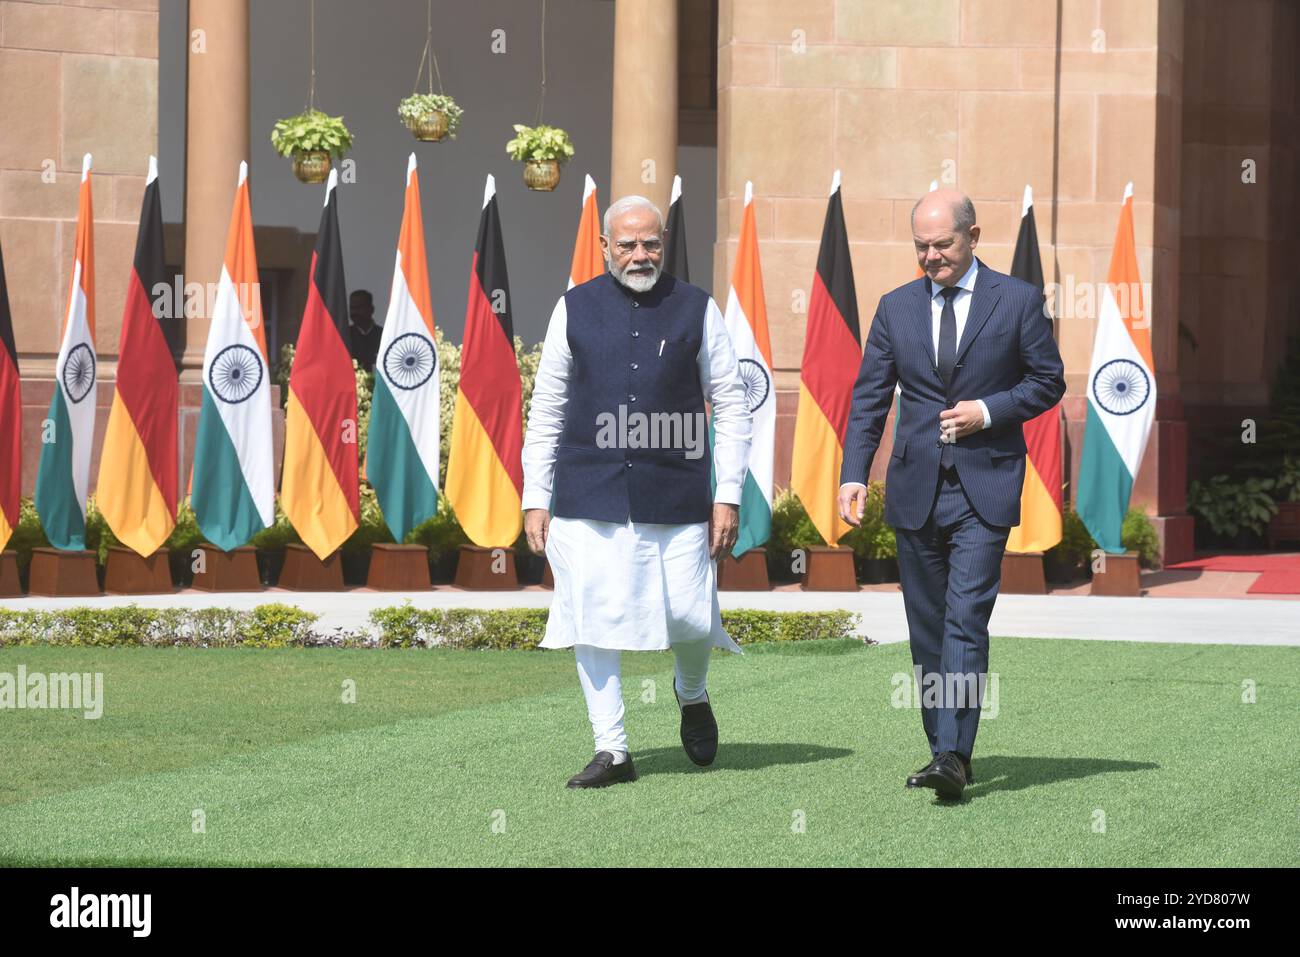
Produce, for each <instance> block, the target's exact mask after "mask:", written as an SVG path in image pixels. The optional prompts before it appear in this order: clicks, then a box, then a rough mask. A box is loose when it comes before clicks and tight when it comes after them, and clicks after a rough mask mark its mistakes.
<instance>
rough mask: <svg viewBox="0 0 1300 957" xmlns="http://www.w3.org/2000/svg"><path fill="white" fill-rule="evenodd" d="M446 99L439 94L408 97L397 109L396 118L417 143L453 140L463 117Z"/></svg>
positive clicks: (458, 108)
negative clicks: (399, 119) (445, 138)
mask: <svg viewBox="0 0 1300 957" xmlns="http://www.w3.org/2000/svg"><path fill="white" fill-rule="evenodd" d="M464 112H465V111H464V110H462V109H461V108H460V107H459V106H458V105H457V104H456V101H455V100H453V99H452V98H451V97H450V96H446V95H445V94H442V93H412V94H411V95H410V96H408V97H406V98H405V99H404V100H402V102H401V103H399V104H398V106H397V115H398V116H399V117H401V120H402V122H403V123H404V124H405V125H406V128H407V129H408V130H410V131H411V134H412V135H413V136H414V137H415V138H416V139H417V140H421V141H423V142H425V143H436V142H438V141H439V140H441V139H443V138H444V137H448V138H450V139H453V140H454V139H455V138H456V131H457V130H458V129H459V128H460V118H461V116H462V115H463V114H464Z"/></svg>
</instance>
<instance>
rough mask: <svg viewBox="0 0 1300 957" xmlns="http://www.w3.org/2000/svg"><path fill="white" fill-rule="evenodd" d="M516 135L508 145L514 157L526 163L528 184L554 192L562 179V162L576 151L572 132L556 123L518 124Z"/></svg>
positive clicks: (525, 171) (532, 187)
mask: <svg viewBox="0 0 1300 957" xmlns="http://www.w3.org/2000/svg"><path fill="white" fill-rule="evenodd" d="M515 134H516V135H515V138H514V139H512V140H511V141H510V142H509V143H507V144H506V152H507V153H509V154H510V158H511V159H513V160H517V161H519V162H521V163H523V164H524V185H525V186H527V187H528V188H529V189H535V190H539V191H544V192H550V191H551V190H553V189H555V187H556V186H557V185H559V182H560V164H562V163H564V162H566V161H568V160H569V159H570V158H571V157H572V156H573V153H574V150H573V143H572V142H571V141H570V140H569V134H568V133H566V132H565V131H564V130H562V129H559V128H558V127H554V126H522V125H520V124H518V123H516V124H515Z"/></svg>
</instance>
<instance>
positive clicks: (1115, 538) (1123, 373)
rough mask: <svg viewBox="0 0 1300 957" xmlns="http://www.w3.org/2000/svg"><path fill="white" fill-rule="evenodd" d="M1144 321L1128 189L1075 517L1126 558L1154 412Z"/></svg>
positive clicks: (1097, 347) (1097, 343) (1098, 343)
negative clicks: (1132, 496) (1123, 534)
mask: <svg viewBox="0 0 1300 957" xmlns="http://www.w3.org/2000/svg"><path fill="white" fill-rule="evenodd" d="M1150 325H1151V324H1150V321H1149V320H1148V319H1147V315H1146V311H1145V309H1144V306H1143V301H1142V285H1141V281H1140V279H1139V277H1138V265H1137V252H1136V250H1135V249H1134V244H1133V184H1132V183H1129V184H1128V186H1126V187H1125V188H1124V203H1123V206H1122V207H1121V208H1120V214H1119V228H1118V229H1117V230H1116V232H1115V248H1114V251H1113V252H1112V253H1111V257H1110V271H1109V274H1108V276H1107V281H1106V285H1105V287H1104V288H1103V289H1102V290H1101V296H1100V313H1099V315H1098V318H1097V337H1096V339H1094V340H1093V345H1092V365H1091V366H1090V367H1089V370H1088V417H1087V421H1086V423H1085V426H1084V433H1083V454H1082V456H1081V459H1080V464H1079V491H1078V496H1077V499H1076V502H1075V510H1076V511H1077V512H1078V513H1079V517H1080V518H1081V519H1083V524H1084V525H1085V526H1086V527H1087V529H1088V531H1089V532H1090V533H1091V534H1092V537H1093V538H1094V539H1095V540H1096V542H1097V544H1098V545H1100V546H1101V547H1102V548H1103V549H1105V550H1106V551H1108V552H1111V553H1114V554H1119V553H1121V552H1123V551H1124V546H1123V545H1122V544H1121V542H1120V527H1121V526H1122V525H1123V523H1124V514H1125V512H1127V511H1128V504H1129V493H1130V492H1131V491H1132V490H1133V480H1134V478H1136V477H1137V473H1138V467H1139V466H1140V465H1141V464H1142V453H1143V451H1144V450H1145V449H1146V445H1147V436H1148V435H1149V434H1150V432H1151V422H1152V420H1153V419H1154V418H1155V409H1156V377H1155V363H1154V362H1152V359H1151V333H1150Z"/></svg>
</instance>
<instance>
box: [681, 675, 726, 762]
mask: <svg viewBox="0 0 1300 957" xmlns="http://www.w3.org/2000/svg"><path fill="white" fill-rule="evenodd" d="M673 697H674V698H676V699H677V706H678V707H679V708H681V711H682V728H681V735H682V748H683V749H684V750H685V751H686V756H687V757H688V758H690V759H691V760H692V761H693V762H694V763H696V764H698V765H699V766H700V767H702V768H707V767H708V766H709V765H710V764H712V763H713V759H714V758H716V757H717V756H718V722H717V719H715V718H714V717H713V709H712V708H711V707H709V702H708V698H707V696H706V698H705V700H704V702H703V703H701V704H688V705H686V706H685V707H682V699H681V697H680V696H679V695H678V694H677V681H676V679H674V680H673Z"/></svg>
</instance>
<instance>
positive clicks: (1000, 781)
mask: <svg viewBox="0 0 1300 957" xmlns="http://www.w3.org/2000/svg"><path fill="white" fill-rule="evenodd" d="M1159 768H1160V765H1158V764H1155V763H1153V762H1151V761H1114V760H1111V759H1110V758H1040V757H1033V756H1030V755H1025V756H1018V755H1010V754H993V755H990V756H989V757H987V758H981V757H979V756H978V755H976V757H975V760H974V761H972V762H971V771H972V772H973V773H974V775H975V783H974V784H972V785H970V786H968V787H967V788H966V790H965V792H964V793H963V794H962V799H961V801H941V800H938V799H936V801H935V803H937V804H943V805H948V804H965V803H966V802H967V801H968V800H970V801H974V800H976V799H978V798H982V797H987V796H988V795H990V794H993V793H994V792H996V791H1023V790H1025V789H1026V788H1033V787H1039V786H1041V785H1047V784H1056V783H1058V782H1060V781H1077V780H1080V779H1082V778H1090V777H1093V776H1095V775H1098V774H1113V773H1116V772H1131V771H1156V770H1159Z"/></svg>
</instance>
